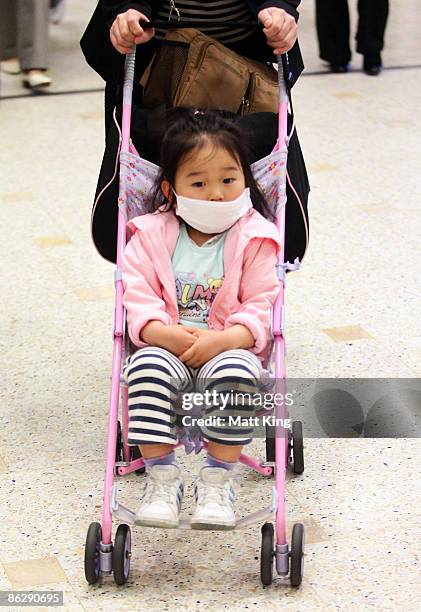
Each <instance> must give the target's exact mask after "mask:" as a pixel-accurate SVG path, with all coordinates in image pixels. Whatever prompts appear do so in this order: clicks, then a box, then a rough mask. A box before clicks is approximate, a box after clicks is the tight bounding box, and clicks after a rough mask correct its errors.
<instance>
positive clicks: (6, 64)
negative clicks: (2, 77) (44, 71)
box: [0, 58, 21, 74]
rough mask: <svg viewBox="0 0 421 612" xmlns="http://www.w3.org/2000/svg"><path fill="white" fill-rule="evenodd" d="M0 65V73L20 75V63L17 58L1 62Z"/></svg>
mask: <svg viewBox="0 0 421 612" xmlns="http://www.w3.org/2000/svg"><path fill="white" fill-rule="evenodd" d="M0 64H1V71H2V72H4V73H5V74H20V73H21V68H20V62H19V60H18V59H17V58H14V59H8V60H3V61H2V62H0Z"/></svg>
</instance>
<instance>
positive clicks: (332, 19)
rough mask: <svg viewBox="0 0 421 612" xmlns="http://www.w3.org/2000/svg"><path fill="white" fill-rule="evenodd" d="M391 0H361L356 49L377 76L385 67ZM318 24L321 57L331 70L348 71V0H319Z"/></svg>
mask: <svg viewBox="0 0 421 612" xmlns="http://www.w3.org/2000/svg"><path fill="white" fill-rule="evenodd" d="M388 12H389V0H358V29H357V34H356V40H357V53H361V54H362V55H363V56H364V63H363V69H364V72H365V73H366V74H368V75H370V76H377V75H378V74H380V72H381V69H382V58H381V51H382V49H383V39H384V33H385V30H386V22H387V15H388ZM316 25H317V36H318V38H319V47H320V57H321V58H322V59H323V60H325V61H326V62H329V64H330V69H331V71H332V72H348V69H349V67H348V64H349V62H350V60H351V49H350V46H349V32H350V28H349V10H348V2H347V0H316Z"/></svg>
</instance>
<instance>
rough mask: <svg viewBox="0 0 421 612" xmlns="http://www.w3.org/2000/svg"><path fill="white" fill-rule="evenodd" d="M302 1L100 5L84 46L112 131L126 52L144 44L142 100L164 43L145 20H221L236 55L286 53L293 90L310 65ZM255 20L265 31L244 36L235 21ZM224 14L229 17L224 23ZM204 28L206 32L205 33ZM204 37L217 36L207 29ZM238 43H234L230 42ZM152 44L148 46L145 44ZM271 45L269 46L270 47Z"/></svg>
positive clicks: (156, 0)
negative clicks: (101, 86)
mask: <svg viewBox="0 0 421 612" xmlns="http://www.w3.org/2000/svg"><path fill="white" fill-rule="evenodd" d="M300 2H301V0H265V1H262V0H219V2H215V1H213V2H211V3H210V4H208V2H203V1H197V2H194V1H190V2H189V3H188V5H187V3H186V9H184V10H183V8H182V7H183V2H182V1H181V0H180V2H177V3H174V1H173V0H149V2H146V1H145V0H138V1H137V2H125V1H121V0H100V2H99V3H98V5H97V8H96V10H95V12H94V14H93V16H92V19H91V21H90V23H89V25H88V27H87V29H86V31H85V33H84V35H83V37H82V40H81V47H82V51H83V53H84V55H85V58H86V60H87V62H88V64H89V65H90V66H91V67H92V68H93V69H94V70H95V71H96V72H98V74H99V75H100V76H101V77H102V78H103V79H104V81H105V82H106V90H105V121H106V132H107V131H108V127H109V125H110V124H111V120H112V110H113V108H114V106H115V105H116V101H117V100H120V98H121V85H122V76H123V65H124V58H125V53H127V52H128V51H129V50H130V49H131V46H132V45H133V44H134V43H136V44H137V45H138V48H137V51H136V64H135V70H136V74H135V79H134V83H135V89H134V92H133V98H134V100H137V99H139V98H140V94H139V86H138V82H139V79H140V76H141V75H142V74H143V72H144V70H145V68H146V67H147V66H148V64H149V62H150V61H151V59H152V57H153V55H154V53H155V52H156V51H157V49H158V46H159V44H160V42H159V39H158V38H157V37H156V36H154V31H153V30H149V29H148V30H145V31H143V30H142V28H141V27H140V26H139V24H138V21H139V19H143V18H146V20H147V21H150V20H155V19H157V18H159V19H163V18H165V17H163V15H164V14H165V13H167V14H168V13H170V12H171V11H172V18H173V19H174V18H176V16H177V13H176V10H178V9H180V13H181V17H182V19H183V21H185V20H186V17H190V18H191V17H192V15H193V16H194V19H195V20H199V21H200V20H202V19H214V17H215V15H218V17H219V19H220V20H221V22H222V24H223V25H224V26H225V28H224V31H225V34H226V35H227V36H225V39H224V37H220V42H222V43H223V44H225V45H226V46H227V47H228V48H230V49H232V50H233V51H235V52H237V53H239V54H241V55H243V56H245V57H249V58H251V59H255V60H258V61H262V62H265V61H272V62H273V61H276V60H275V55H274V51H278V52H280V53H285V52H286V51H288V58H285V60H284V62H285V63H284V72H285V75H286V78H287V82H288V85H289V87H292V86H293V84H294V83H295V81H296V80H297V78H298V76H299V75H300V73H301V72H302V70H303V68H304V66H303V62H302V58H301V53H300V49H299V46H298V41H297V25H296V22H297V20H298V12H297V7H298V6H299V4H300ZM196 5H197V6H196ZM239 13H240V14H241V16H242V17H241V20H242V21H244V20H247V19H248V20H252V19H256V18H257V17H258V16H259V17H260V19H261V21H262V22H263V25H264V26H265V29H264V31H263V32H262V31H261V30H260V31H259V30H257V31H256V30H254V31H250V32H249V33H246V36H245V37H244V36H242V34H244V33H240V34H239V36H238V32H237V30H238V28H236V27H235V21H236V20H237V21H238V20H239V18H238V17H237V15H238V14H239ZM221 15H226V18H225V17H224V19H223V20H222V19H221ZM231 20H232V31H234V30H235V31H236V36H231V37H230V36H229V35H230V31H229V30H227V25H230V21H231ZM199 29H200V28H199ZM203 31H204V33H206V34H209V35H210V36H214V37H215V33H214V32H209V31H208V30H205V29H204V28H203ZM234 38H235V39H236V40H230V39H234ZM145 43H146V44H145ZM268 45H269V46H268Z"/></svg>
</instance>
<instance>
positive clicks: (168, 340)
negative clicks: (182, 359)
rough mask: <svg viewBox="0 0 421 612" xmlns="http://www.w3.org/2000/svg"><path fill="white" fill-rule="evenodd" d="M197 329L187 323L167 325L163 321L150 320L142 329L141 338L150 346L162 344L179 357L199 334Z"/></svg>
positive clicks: (162, 346)
mask: <svg viewBox="0 0 421 612" xmlns="http://www.w3.org/2000/svg"><path fill="white" fill-rule="evenodd" d="M195 331H196V330H195V329H194V328H193V327H186V326H185V325H165V324H164V323H161V321H149V323H147V324H146V325H145V327H144V328H143V329H142V332H141V334H140V339H141V340H142V341H143V342H146V344H149V345H150V346H160V347H161V348H164V349H166V350H167V351H170V353H173V354H174V355H176V356H177V357H178V356H179V355H181V354H182V353H184V352H185V351H187V349H189V348H190V347H191V346H192V345H193V344H194V342H196V339H197V336H195V335H193V332H195Z"/></svg>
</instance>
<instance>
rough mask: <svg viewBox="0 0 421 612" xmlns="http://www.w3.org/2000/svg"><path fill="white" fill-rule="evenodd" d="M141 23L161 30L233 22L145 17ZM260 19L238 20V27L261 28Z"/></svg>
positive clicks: (145, 27)
mask: <svg viewBox="0 0 421 612" xmlns="http://www.w3.org/2000/svg"><path fill="white" fill-rule="evenodd" d="M139 25H140V27H141V28H143V29H144V30H148V29H150V28H160V29H161V30H175V29H177V28H202V27H214V28H231V27H232V23H230V24H229V25H227V24H226V23H221V21H215V19H200V20H197V21H194V20H190V21H182V20H176V19H172V20H171V21H165V20H164V19H162V20H159V19H157V20H155V21H145V20H144V19H140V20H139ZM261 25H262V24H261V22H260V21H236V22H235V27H236V28H259V27H260V26H261Z"/></svg>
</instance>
